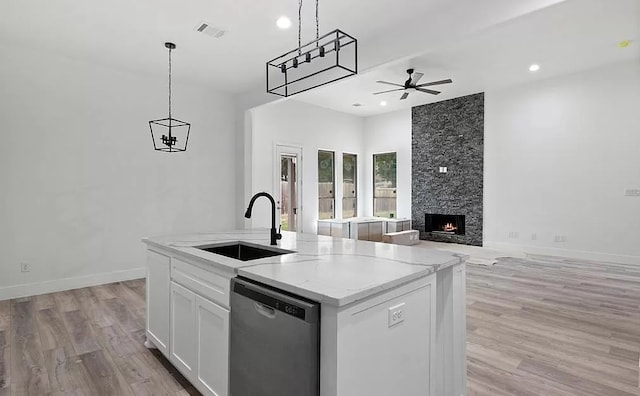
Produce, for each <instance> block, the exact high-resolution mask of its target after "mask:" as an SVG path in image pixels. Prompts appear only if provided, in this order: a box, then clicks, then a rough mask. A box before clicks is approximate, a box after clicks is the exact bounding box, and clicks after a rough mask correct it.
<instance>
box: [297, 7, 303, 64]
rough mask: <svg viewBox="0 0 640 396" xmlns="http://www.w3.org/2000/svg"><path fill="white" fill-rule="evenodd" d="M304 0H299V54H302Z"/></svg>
mask: <svg viewBox="0 0 640 396" xmlns="http://www.w3.org/2000/svg"><path fill="white" fill-rule="evenodd" d="M301 47H302V0H298V55H301V54H302V48H301Z"/></svg>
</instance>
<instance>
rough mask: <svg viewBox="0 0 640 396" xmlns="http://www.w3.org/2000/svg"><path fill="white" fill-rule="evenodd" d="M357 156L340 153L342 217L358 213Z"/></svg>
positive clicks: (354, 215)
mask: <svg viewBox="0 0 640 396" xmlns="http://www.w3.org/2000/svg"><path fill="white" fill-rule="evenodd" d="M357 178H358V156H357V155H355V154H343V155H342V218H343V219H348V218H350V217H356V216H357V215H358V180H357Z"/></svg>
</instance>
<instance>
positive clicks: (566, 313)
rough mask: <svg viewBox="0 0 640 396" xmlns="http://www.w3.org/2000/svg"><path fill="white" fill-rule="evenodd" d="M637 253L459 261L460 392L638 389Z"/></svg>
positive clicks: (564, 393) (589, 393)
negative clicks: (463, 304) (625, 259)
mask: <svg viewBox="0 0 640 396" xmlns="http://www.w3.org/2000/svg"><path fill="white" fill-rule="evenodd" d="M639 355H640V263H639V264H638V265H637V266H633V265H621V264H609V263H597V262H586V261H575V260H565V259H559V258H551V257H535V258H533V259H513V258H506V259H500V260H499V261H498V263H497V264H495V265H494V266H491V267H485V266H478V265H468V266H467V363H468V390H469V395H482V396H504V395H531V396H534V395H535V396H540V395H558V396H569V395H571V396H576V395H584V396H617V395H620V396H631V395H636V396H637V395H640V388H639V387H638V379H639V376H638V359H639Z"/></svg>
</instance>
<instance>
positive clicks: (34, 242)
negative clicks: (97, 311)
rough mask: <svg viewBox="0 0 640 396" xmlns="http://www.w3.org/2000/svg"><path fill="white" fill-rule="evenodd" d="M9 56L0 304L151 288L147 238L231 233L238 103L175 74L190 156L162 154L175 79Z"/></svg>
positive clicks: (4, 74)
mask: <svg viewBox="0 0 640 396" xmlns="http://www.w3.org/2000/svg"><path fill="white" fill-rule="evenodd" d="M1 51H2V54H3V55H2V57H0V86H1V87H2V89H0V119H1V120H2V121H1V124H0V125H1V129H0V139H1V144H0V185H1V186H2V187H1V188H0V252H2V258H1V260H0V271H1V272H2V276H1V277H0V299H2V298H6V297H8V296H16V295H31V294H34V293H37V292H43V291H49V290H56V289H60V288H62V287H74V286H76V287H77V286H82V285H85V284H89V283H100V282H104V281H108V280H116V279H126V278H127V277H134V276H144V270H143V267H144V265H145V255H144V247H143V244H142V243H141V242H140V238H142V237H145V236H150V235H156V234H168V233H181V232H194V231H206V230H215V229H228V228H234V226H235V218H234V213H235V212H236V208H235V203H236V201H235V166H236V164H235V162H234V153H235V150H236V147H235V134H234V126H235V125H234V107H233V106H234V105H233V103H232V101H231V98H230V97H228V96H226V95H221V94H216V93H214V92H212V91H211V90H208V89H205V88H199V87H198V88H196V87H189V86H183V85H180V84H179V80H180V77H179V73H177V70H175V68H174V71H176V73H174V97H173V102H174V115H175V116H177V117H178V118H181V119H184V120H187V121H189V122H191V123H192V130H191V136H190V140H189V149H188V151H187V152H185V153H174V154H167V153H161V152H155V151H154V150H153V149H152V142H151V136H150V132H149V126H148V120H150V119H155V118H162V117H164V116H166V112H167V108H166V106H167V105H166V101H167V98H166V84H167V82H166V78H160V77H158V78H155V77H148V76H142V75H134V74H129V73H125V72H120V71H116V70H113V69H109V68H106V67H101V66H98V65H93V64H87V63H83V62H78V61H74V60H70V59H67V58H62V57H59V56H57V55H55V54H50V53H46V52H42V51H37V52H36V51H30V50H26V49H22V48H20V49H19V48H16V47H10V46H5V45H2V47H1ZM21 262H28V263H29V264H30V265H31V272H30V273H20V269H19V264H20V263H21ZM69 278H71V279H69ZM23 284H29V285H28V286H16V285H23Z"/></svg>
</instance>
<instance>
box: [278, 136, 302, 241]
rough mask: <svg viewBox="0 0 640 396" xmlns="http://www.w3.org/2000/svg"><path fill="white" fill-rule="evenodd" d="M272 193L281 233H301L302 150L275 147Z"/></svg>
mask: <svg viewBox="0 0 640 396" xmlns="http://www.w3.org/2000/svg"><path fill="white" fill-rule="evenodd" d="M275 158H276V161H275V162H276V169H275V178H274V189H273V190H274V192H275V194H276V197H275V198H276V204H277V210H278V216H279V219H278V220H279V224H280V227H281V228H282V230H283V231H295V232H302V205H301V203H302V199H301V194H300V191H301V180H300V175H301V171H300V169H301V165H302V164H301V160H302V148H301V147H294V146H282V145H276V157H275Z"/></svg>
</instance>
